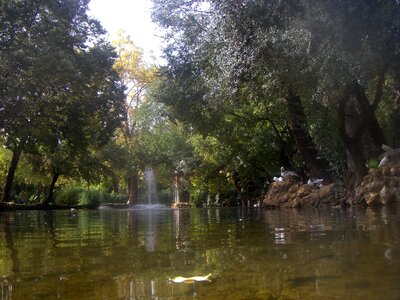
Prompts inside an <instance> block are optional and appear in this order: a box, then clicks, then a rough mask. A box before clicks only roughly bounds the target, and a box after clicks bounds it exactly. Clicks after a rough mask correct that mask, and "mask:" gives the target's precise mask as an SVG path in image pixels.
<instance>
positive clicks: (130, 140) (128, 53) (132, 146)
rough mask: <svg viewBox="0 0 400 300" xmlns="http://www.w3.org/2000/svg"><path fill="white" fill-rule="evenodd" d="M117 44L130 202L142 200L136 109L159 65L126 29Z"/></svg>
mask: <svg viewBox="0 0 400 300" xmlns="http://www.w3.org/2000/svg"><path fill="white" fill-rule="evenodd" d="M114 45H115V47H116V49H117V53H118V59H117V60H116V62H115V64H114V69H115V70H116V72H117V73H118V74H119V75H120V77H121V82H122V85H123V86H124V87H125V89H126V92H125V97H126V98H125V111H124V114H125V122H124V124H123V127H122V132H121V134H122V137H123V140H124V142H125V148H126V151H127V152H128V153H129V155H130V161H129V165H128V166H127V169H126V178H127V183H128V191H129V199H128V204H133V203H136V202H137V199H138V170H139V167H140V166H139V164H140V161H139V160H138V159H137V157H136V156H135V151H138V149H137V147H138V139H137V136H136V131H137V128H136V111H137V109H138V108H139V107H140V105H141V102H142V101H143V99H144V95H145V93H146V88H147V87H148V85H149V84H150V83H151V82H152V80H153V78H154V74H155V67H154V66H152V65H149V64H147V63H146V61H145V60H144V55H143V50H142V49H140V48H139V47H137V46H135V45H134V43H133V42H132V41H131V39H130V37H129V35H126V34H125V33H124V32H120V34H119V37H118V40H116V41H115V42H114Z"/></svg>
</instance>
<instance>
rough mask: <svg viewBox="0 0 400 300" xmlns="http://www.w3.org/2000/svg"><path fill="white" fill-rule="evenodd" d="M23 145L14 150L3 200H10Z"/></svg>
mask: <svg viewBox="0 0 400 300" xmlns="http://www.w3.org/2000/svg"><path fill="white" fill-rule="evenodd" d="M21 153H22V149H21V147H16V148H15V149H14V151H13V155H12V159H11V164H10V167H9V168H8V173H7V177H6V182H5V184H4V190H3V197H2V199H1V201H2V202H7V201H9V200H10V196H11V190H12V185H13V181H14V175H15V170H16V169H17V166H18V162H19V157H20V156H21Z"/></svg>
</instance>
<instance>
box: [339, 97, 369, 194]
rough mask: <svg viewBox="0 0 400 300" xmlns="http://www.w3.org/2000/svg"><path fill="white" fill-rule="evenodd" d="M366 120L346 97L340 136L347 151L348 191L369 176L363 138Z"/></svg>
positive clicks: (340, 112)
mask: <svg viewBox="0 0 400 300" xmlns="http://www.w3.org/2000/svg"><path fill="white" fill-rule="evenodd" d="M364 119H365V118H362V116H360V115H359V114H358V113H357V107H356V103H355V102H354V100H353V99H350V98H349V97H345V98H344V99H342V100H341V101H340V103H339V120H340V125H339V129H340V134H341V137H342V141H343V144H344V146H345V149H346V160H347V178H346V186H347V189H348V190H350V189H352V188H353V187H354V186H355V185H358V184H360V183H361V181H362V179H363V178H364V176H365V175H366V174H367V167H366V161H365V158H364V151H363V148H362V137H363V134H364V131H365V126H364Z"/></svg>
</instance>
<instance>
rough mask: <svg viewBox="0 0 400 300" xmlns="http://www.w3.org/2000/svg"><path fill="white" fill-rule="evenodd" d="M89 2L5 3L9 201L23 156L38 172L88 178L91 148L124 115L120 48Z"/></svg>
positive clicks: (2, 95)
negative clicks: (116, 48)
mask: <svg viewBox="0 0 400 300" xmlns="http://www.w3.org/2000/svg"><path fill="white" fill-rule="evenodd" d="M87 4H88V1H85V0H74V1H67V2H58V1H51V0H48V1H47V0H42V1H23V2H21V1H2V2H1V4H0V14H1V16H0V20H1V24H0V26H1V50H2V51H1V52H0V61H1V64H0V73H1V77H0V78H1V79H0V114H1V116H0V120H1V121H0V122H1V123H0V128H1V139H2V143H3V145H4V147H5V148H7V149H10V150H11V153H12V155H11V161H10V163H9V164H7V166H8V171H7V176H6V180H5V187H4V191H3V196H2V198H3V201H7V200H9V199H10V198H11V197H12V194H11V187H12V183H13V179H14V174H15V171H16V169H17V166H18V163H19V160H20V157H21V155H23V156H24V158H25V159H27V160H29V161H30V162H31V166H32V168H33V170H34V171H35V173H36V172H37V173H39V174H43V175H44V177H47V178H51V183H50V187H49V190H48V193H47V199H46V202H50V201H52V198H53V188H54V186H55V184H56V182H57V180H58V178H59V177H60V175H67V176H72V177H73V176H75V177H83V176H88V175H89V174H90V173H91V170H92V168H93V159H92V153H93V151H95V149H98V148H99V147H100V146H102V145H104V144H105V143H106V142H107V141H108V140H109V138H110V137H111V136H112V135H113V133H114V130H115V129H116V128H117V127H119V125H120V124H121V121H122V120H123V115H122V112H123V87H122V86H121V84H120V79H119V77H118V75H117V73H116V72H115V71H114V70H113V69H112V67H113V64H114V60H115V59H116V53H115V52H114V50H113V49H112V47H111V46H110V45H109V44H108V43H107V42H105V41H104V40H103V38H102V35H103V34H104V30H103V29H102V28H101V26H100V25H99V23H98V22H97V21H95V20H92V19H90V18H89V17H88V15H87V13H86V11H87Z"/></svg>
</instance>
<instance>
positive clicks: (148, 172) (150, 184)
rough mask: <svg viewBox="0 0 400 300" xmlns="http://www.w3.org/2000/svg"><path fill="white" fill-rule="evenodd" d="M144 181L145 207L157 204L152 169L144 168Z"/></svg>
mask: <svg viewBox="0 0 400 300" xmlns="http://www.w3.org/2000/svg"><path fill="white" fill-rule="evenodd" d="M144 179H145V183H146V192H147V205H149V206H151V205H156V204H159V203H158V197H157V188H156V180H155V176H154V171H153V169H152V168H146V169H145V170H144Z"/></svg>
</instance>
